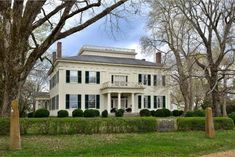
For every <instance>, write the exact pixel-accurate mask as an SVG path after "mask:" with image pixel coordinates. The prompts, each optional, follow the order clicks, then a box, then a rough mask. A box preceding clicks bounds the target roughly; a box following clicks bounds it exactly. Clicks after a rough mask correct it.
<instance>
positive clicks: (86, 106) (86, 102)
mask: <svg viewBox="0 0 235 157" xmlns="http://www.w3.org/2000/svg"><path fill="white" fill-rule="evenodd" d="M85 108H86V109H88V95H85Z"/></svg>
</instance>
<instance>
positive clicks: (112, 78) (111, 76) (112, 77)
mask: <svg viewBox="0 0 235 157" xmlns="http://www.w3.org/2000/svg"><path fill="white" fill-rule="evenodd" d="M111 82H112V83H113V75H112V76H111Z"/></svg>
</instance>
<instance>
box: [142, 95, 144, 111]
mask: <svg viewBox="0 0 235 157" xmlns="http://www.w3.org/2000/svg"><path fill="white" fill-rule="evenodd" d="M143 108H144V94H142V95H141V109H143Z"/></svg>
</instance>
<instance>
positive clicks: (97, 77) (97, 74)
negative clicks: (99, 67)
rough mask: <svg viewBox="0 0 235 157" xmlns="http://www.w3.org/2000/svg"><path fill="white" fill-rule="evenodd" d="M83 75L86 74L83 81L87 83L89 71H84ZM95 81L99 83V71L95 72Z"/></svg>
mask: <svg viewBox="0 0 235 157" xmlns="http://www.w3.org/2000/svg"><path fill="white" fill-rule="evenodd" d="M85 75H86V79H85V81H86V83H89V71H86V72H85ZM96 83H97V84H100V72H99V71H97V72H96Z"/></svg>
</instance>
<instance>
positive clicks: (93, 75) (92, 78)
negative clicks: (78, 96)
mask: <svg viewBox="0 0 235 157" xmlns="http://www.w3.org/2000/svg"><path fill="white" fill-rule="evenodd" d="M89 83H96V72H94V71H90V72H89Z"/></svg>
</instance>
